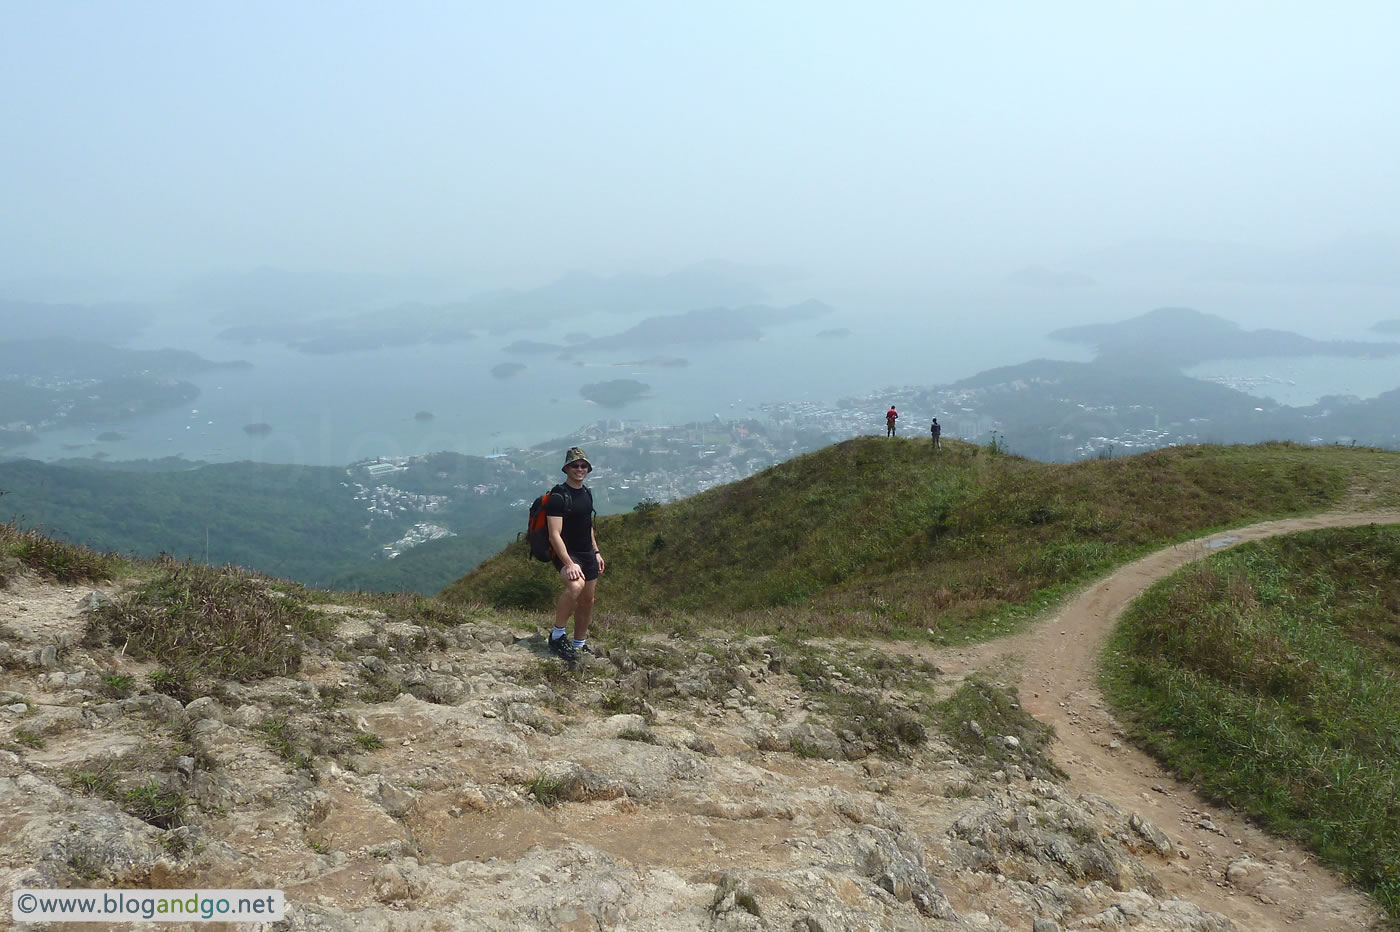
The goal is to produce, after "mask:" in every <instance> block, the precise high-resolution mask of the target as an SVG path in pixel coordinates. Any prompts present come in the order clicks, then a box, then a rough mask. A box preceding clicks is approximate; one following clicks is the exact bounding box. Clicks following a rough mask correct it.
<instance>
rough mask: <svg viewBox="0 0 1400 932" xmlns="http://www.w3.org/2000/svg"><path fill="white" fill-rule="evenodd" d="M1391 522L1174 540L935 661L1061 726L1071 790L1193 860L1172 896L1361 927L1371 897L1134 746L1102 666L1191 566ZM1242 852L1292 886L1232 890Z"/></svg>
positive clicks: (1287, 918) (1252, 917) (1271, 924)
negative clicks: (1110, 699)
mask: <svg viewBox="0 0 1400 932" xmlns="http://www.w3.org/2000/svg"><path fill="white" fill-rule="evenodd" d="M1395 523H1400V511H1377V512H1368V513H1356V512H1345V513H1344V512H1331V513H1327V514H1322V515H1316V516H1313V517H1309V518H1291V519H1287V520H1282V521H1267V522H1263V523H1261V524H1253V525H1250V526H1248V527H1243V528H1238V529H1235V530H1231V531H1223V532H1220V533H1217V534H1212V535H1210V536H1208V537H1201V538H1198V539H1196V540H1193V541H1190V542H1187V543H1182V544H1177V545H1174V546H1172V547H1169V548H1167V549H1165V550H1160V551H1158V552H1156V553H1153V554H1151V555H1149V556H1146V557H1143V558H1142V559H1140V560H1138V561H1137V562H1135V563H1132V564H1130V565H1128V566H1125V567H1123V568H1122V569H1120V570H1118V571H1116V572H1114V573H1113V574H1112V575H1111V576H1109V577H1107V578H1106V579H1102V580H1099V581H1098V582H1097V583H1095V584H1093V585H1092V586H1090V587H1089V588H1088V589H1086V590H1084V591H1083V592H1082V593H1080V594H1079V595H1078V596H1076V597H1075V598H1074V599H1073V600H1072V601H1071V602H1069V603H1068V604H1067V605H1065V606H1064V608H1063V609H1062V610H1061V611H1060V612H1059V613H1058V614H1056V615H1055V616H1053V617H1051V618H1049V619H1047V620H1045V621H1043V622H1040V623H1038V624H1037V625H1035V627H1033V628H1032V629H1030V630H1028V631H1026V632H1025V633H1023V634H1020V635H1015V636H1012V637H1009V638H1004V639H1002V640H998V641H992V642H989V643H986V644H982V645H978V646H976V647H973V648H968V649H965V650H955V651H948V652H939V653H938V654H937V655H936V656H935V657H934V658H933V659H934V660H935V662H937V663H938V665H939V666H940V667H941V668H943V669H944V670H946V671H948V672H950V673H965V672H970V671H973V670H982V671H987V672H991V673H994V674H996V675H998V676H999V677H1000V678H1001V679H1003V680H1005V681H1008V682H1016V683H1018V685H1019V686H1020V689H1021V693H1022V697H1023V701H1024V702H1025V703H1026V707H1027V709H1028V710H1029V711H1030V712H1031V713H1032V714H1034V715H1035V717H1036V718H1038V719H1040V720H1041V721H1043V722H1048V723H1049V724H1052V725H1054V726H1055V731H1056V734H1057V736H1058V738H1059V742H1058V743H1057V745H1056V757H1057V759H1058V761H1059V764H1060V766H1062V767H1064V768H1065V770H1067V771H1068V772H1069V774H1070V779H1071V781H1072V782H1071V785H1072V786H1073V787H1075V788H1076V789H1078V790H1079V791H1080V792H1092V793H1097V794H1099V795H1101V796H1103V797H1105V798H1107V799H1109V800H1111V801H1112V802H1113V803H1115V804H1116V805H1118V806H1120V807H1122V808H1123V809H1126V810H1129V811H1133V812H1139V813H1141V814H1142V816H1143V817H1144V818H1146V819H1148V820H1150V821H1152V822H1154V823H1156V824H1157V825H1158V826H1160V827H1162V828H1163V829H1165V830H1166V831H1167V833H1168V834H1169V835H1170V836H1171V837H1172V839H1173V840H1174V841H1175V842H1176V843H1177V845H1178V848H1179V849H1180V850H1184V851H1186V852H1187V853H1189V855H1190V858H1189V859H1187V860H1179V861H1177V862H1176V864H1175V866H1174V867H1173V868H1169V869H1167V870H1163V871H1161V872H1160V878H1161V880H1162V882H1163V883H1164V884H1166V886H1167V888H1168V890H1170V891H1171V892H1173V893H1175V894H1176V895H1178V896H1180V897H1182V898H1184V899H1189V900H1192V901H1195V902H1196V903H1199V904H1200V905H1201V906H1204V907H1206V908H1209V909H1213V910H1216V911H1218V912H1220V913H1222V914H1224V915H1226V916H1229V917H1230V918H1231V919H1233V920H1234V921H1235V923H1236V924H1237V925H1239V927H1240V928H1241V929H1248V930H1269V929H1290V930H1316V932H1338V930H1341V929H1365V928H1368V927H1369V926H1371V925H1372V924H1373V923H1374V922H1375V921H1376V919H1377V918H1378V916H1379V914H1378V913H1377V912H1376V910H1375V907H1374V905H1373V904H1372V903H1370V901H1369V900H1367V899H1366V898H1364V897H1362V896H1361V895H1359V894H1357V893H1355V892H1354V891H1352V890H1351V889H1350V888H1349V887H1348V886H1347V885H1346V884H1345V883H1344V882H1342V881H1341V880H1339V879H1338V878H1337V877H1336V876H1335V875H1334V874H1333V873H1331V872H1330V871H1328V870H1326V869H1324V868H1321V867H1319V866H1318V865H1316V864H1314V863H1312V862H1311V860H1310V858H1309V856H1308V854H1307V853H1306V852H1305V851H1303V850H1302V849H1301V848H1299V847H1298V846H1296V845H1293V844H1291V843H1288V842H1284V841H1280V840H1279V839H1277V838H1274V837H1272V836H1270V835H1268V834H1266V833H1265V832H1263V831H1261V830H1260V829H1258V828H1257V827H1255V826H1254V825H1252V824H1250V823H1249V822H1247V821H1245V820H1243V819H1241V818H1239V817H1237V816H1236V815H1234V814H1233V813H1232V812H1231V811H1230V810H1228V809H1225V808H1222V807H1220V806H1216V805H1214V804H1211V803H1208V802H1206V801H1205V800H1204V799H1202V798H1200V797H1199V796H1197V795H1196V794H1195V793H1194V792H1193V791H1192V789H1191V788H1190V787H1189V786H1187V785H1185V784H1182V783H1179V782H1177V781H1176V780H1174V779H1173V778H1172V777H1171V776H1170V775H1169V774H1168V773H1167V772H1165V771H1164V770H1163V769H1162V768H1161V767H1160V766H1159V765H1158V764H1157V762H1156V761H1154V760H1153V759H1152V758H1150V757H1148V756H1147V755H1146V754H1143V753H1142V752H1140V751H1138V750H1137V749H1136V748H1133V747H1132V746H1130V745H1129V744H1128V743H1127V741H1126V739H1125V737H1124V735H1123V733H1122V731H1121V729H1120V727H1119V725H1118V724H1117V723H1116V722H1115V721H1114V719H1113V717H1112V716H1111V715H1110V714H1109V713H1108V711H1107V709H1106V707H1105V704H1104V700H1103V696H1102V694H1101V693H1100V692H1099V690H1098V687H1097V685H1096V664H1097V659H1098V653H1099V651H1100V649H1101V648H1102V647H1103V644H1104V641H1105V638H1106V637H1107V636H1108V634H1109V632H1110V631H1111V629H1112V628H1113V625H1114V624H1115V622H1116V621H1117V619H1118V617H1119V615H1120V614H1121V613H1122V612H1123V610H1124V608H1126V607H1127V605H1128V604H1129V603H1131V602H1132V601H1133V600H1134V599H1135V598H1137V597H1138V596H1139V595H1141V594H1142V593H1143V592H1144V591H1145V590H1146V589H1147V588H1148V587H1149V586H1151V585H1152V583H1154V582H1156V581H1157V580H1159V579H1161V578H1162V577H1164V576H1166V575H1168V574H1169V573H1171V572H1172V571H1174V570H1176V569H1179V568H1180V567H1182V566H1185V565H1186V564H1188V563H1191V562H1193V561H1195V560H1200V559H1202V558H1204V557H1207V556H1209V555H1211V554H1212V553H1217V552H1219V551H1220V550H1223V549H1226V548H1228V547H1233V546H1235V545H1237V544H1240V543H1243V542H1245V541H1251V540H1260V539H1263V538H1266V537H1273V536H1276V535H1279V534H1289V533H1293V532H1296V531H1309V530H1315V529H1318V528H1332V527H1354V526H1357V525H1364V524H1395ZM1203 821H1205V827H1202V823H1203ZM1211 826H1213V827H1214V830H1212V828H1211ZM1246 856H1247V857H1251V858H1254V859H1257V860H1260V861H1265V862H1270V869H1271V870H1273V871H1274V872H1275V878H1274V879H1275V880H1276V881H1278V880H1282V879H1286V880H1287V883H1286V884H1285V883H1281V882H1275V883H1273V884H1271V885H1270V886H1269V887H1268V888H1267V889H1263V888H1260V889H1257V890H1256V892H1255V895H1253V896H1249V895H1242V892H1241V891H1240V889H1239V888H1238V887H1237V886H1236V885H1231V884H1226V883H1225V879H1226V869H1227V867H1228V865H1229V863H1230V862H1231V861H1233V860H1234V859H1236V858H1240V857H1246ZM1271 901H1272V902H1271Z"/></svg>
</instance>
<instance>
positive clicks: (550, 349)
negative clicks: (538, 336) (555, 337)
mask: <svg viewBox="0 0 1400 932" xmlns="http://www.w3.org/2000/svg"><path fill="white" fill-rule="evenodd" d="M563 348H564V347H562V346H560V345H559V344H557V343H541V342H539V341H538V340H516V341H515V342H514V343H511V344H510V345H509V346H507V347H505V351H506V352H507V353H521V354H527V353H528V354H536V353H538V354H542V353H557V352H559V351H560V350H562V349H563Z"/></svg>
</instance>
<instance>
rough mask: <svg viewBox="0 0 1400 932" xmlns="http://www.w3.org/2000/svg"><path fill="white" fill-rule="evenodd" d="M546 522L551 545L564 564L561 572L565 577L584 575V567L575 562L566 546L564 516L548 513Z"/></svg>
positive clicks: (575, 577)
mask: <svg viewBox="0 0 1400 932" xmlns="http://www.w3.org/2000/svg"><path fill="white" fill-rule="evenodd" d="M544 523H545V527H547V528H549V545H550V546H551V547H553V548H554V555H555V556H556V557H558V558H559V562H561V563H563V564H564V566H563V568H562V569H561V570H560V571H559V572H561V573H563V574H564V578H565V579H578V578H579V577H580V576H582V575H583V568H582V567H580V566H579V565H578V564H577V563H575V562H574V560H573V557H570V556H569V550H568V548H567V547H565V546H564V518H563V516H561V515H546V516H545V519H544ZM594 546H595V547H596V546H597V545H596V544H595V545H594Z"/></svg>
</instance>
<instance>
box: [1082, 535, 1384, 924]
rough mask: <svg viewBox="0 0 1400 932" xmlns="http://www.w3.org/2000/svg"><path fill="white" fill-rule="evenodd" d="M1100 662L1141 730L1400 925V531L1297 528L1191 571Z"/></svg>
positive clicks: (1196, 777) (1120, 707)
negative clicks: (1310, 851)
mask: <svg viewBox="0 0 1400 932" xmlns="http://www.w3.org/2000/svg"><path fill="white" fill-rule="evenodd" d="M1105 659H1106V664H1105V666H1106V670H1107V673H1106V674H1105V678H1104V685H1105V691H1106V693H1107V695H1108V696H1109V697H1110V701H1111V702H1112V703H1113V704H1114V705H1115V707H1116V709H1117V712H1118V714H1119V715H1120V717H1121V718H1122V719H1123V720H1124V721H1125V722H1127V723H1129V727H1130V730H1131V733H1132V735H1133V737H1134V738H1135V739H1136V740H1137V741H1139V742H1140V743H1142V744H1143V745H1144V746H1145V747H1146V748H1148V750H1150V751H1151V752H1152V753H1153V754H1155V755H1156V756H1158V757H1159V758H1161V759H1162V760H1163V761H1164V762H1165V763H1166V764H1167V765H1169V766H1171V767H1172V768H1174V769H1175V770H1177V771H1178V772H1179V773H1181V774H1182V775H1183V776H1184V777H1186V778H1189V779H1190V780H1192V781H1194V782H1195V783H1196V784H1198V785H1199V786H1200V787H1201V789H1202V790H1203V791H1204V792H1205V793H1207V794H1208V795H1210V796H1211V797H1214V798H1217V799H1220V800H1222V801H1225V802H1227V803H1229V804H1230V805H1232V806H1235V807H1236V808H1239V809H1241V810H1244V811H1246V812H1248V813H1250V814H1251V815H1252V816H1253V817H1254V818H1257V819H1258V820H1259V821H1260V822H1261V823H1263V824H1264V825H1266V826H1267V827H1268V828H1269V829H1270V830H1272V831H1274V832H1277V833H1280V834H1284V835H1289V836H1292V837H1295V838H1297V839H1299V840H1301V841H1303V842H1304V843H1306V844H1307V845H1309V846H1310V847H1311V848H1312V849H1313V850H1314V851H1316V852H1317V853H1318V855H1319V856H1320V857H1321V858H1322V859H1324V860H1325V861H1327V862H1328V863H1330V864H1332V865H1334V866H1336V867H1337V868H1339V869H1340V870H1342V871H1343V872H1344V873H1345V874H1346V875H1347V876H1348V877H1349V878H1350V879H1351V880H1352V881H1353V882H1355V883H1357V884H1359V885H1360V886H1363V887H1365V888H1367V889H1369V890H1370V891H1371V892H1372V893H1373V894H1375V896H1376V897H1377V899H1378V900H1379V901H1380V902H1381V904H1382V905H1383V906H1384V907H1385V908H1386V909H1387V910H1388V911H1389V913H1390V915H1391V917H1392V918H1393V919H1394V920H1396V921H1397V922H1400V688H1397V687H1400V529H1397V528H1394V527H1384V528H1382V527H1374V526H1373V527H1366V528H1356V529H1347V530H1328V531H1315V532H1310V533H1306V534H1298V535H1293V536H1290V537H1285V538H1278V539H1274V540H1269V541H1265V542H1261V543H1257V544H1249V545H1245V546H1242V547H1240V548H1238V549H1236V550H1233V551H1230V552H1227V553H1223V554H1220V555H1218V556H1216V557H1213V558H1212V559H1211V560H1210V561H1209V562H1208V563H1206V564H1203V565H1198V566H1195V567H1191V568H1189V569H1186V570H1183V571H1181V572H1180V573H1178V574H1176V575H1175V576H1173V577H1172V578H1171V579H1169V580H1166V581H1164V582H1163V583H1161V584H1159V585H1157V586H1156V587H1154V588H1153V589H1152V590H1150V591H1149V592H1148V594H1147V595H1145V596H1144V597H1143V598H1142V599H1141V600H1139V601H1138V602H1137V603H1136V604H1135V605H1134V606H1133V608H1132V609H1131V610H1130V612H1129V613H1128V614H1127V616H1126V617H1125V619H1124V622H1123V624H1122V626H1121V627H1120V630H1119V632H1118V633H1117V635H1116V637H1115V640H1114V641H1113V643H1112V644H1111V646H1110V648H1109V650H1108V652H1107V653H1106V655H1105Z"/></svg>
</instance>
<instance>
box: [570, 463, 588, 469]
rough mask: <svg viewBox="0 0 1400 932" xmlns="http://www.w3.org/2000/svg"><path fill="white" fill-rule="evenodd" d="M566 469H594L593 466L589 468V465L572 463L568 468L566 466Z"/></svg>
mask: <svg viewBox="0 0 1400 932" xmlns="http://www.w3.org/2000/svg"><path fill="white" fill-rule="evenodd" d="M564 468H565V469H592V468H593V467H592V466H589V465H588V464H587V463H570V464H569V465H568V466H565V467H564Z"/></svg>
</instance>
